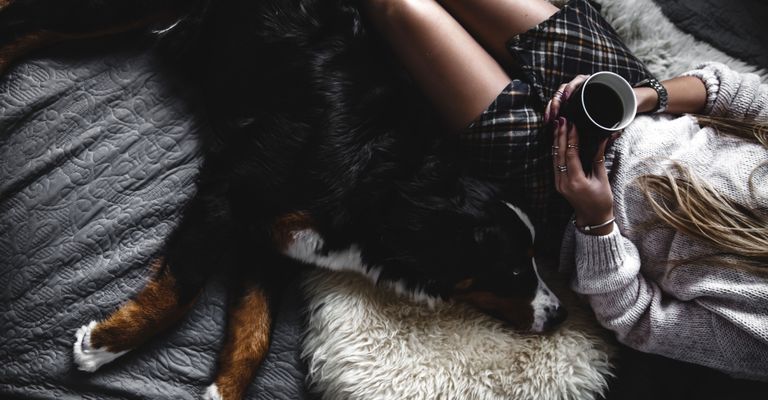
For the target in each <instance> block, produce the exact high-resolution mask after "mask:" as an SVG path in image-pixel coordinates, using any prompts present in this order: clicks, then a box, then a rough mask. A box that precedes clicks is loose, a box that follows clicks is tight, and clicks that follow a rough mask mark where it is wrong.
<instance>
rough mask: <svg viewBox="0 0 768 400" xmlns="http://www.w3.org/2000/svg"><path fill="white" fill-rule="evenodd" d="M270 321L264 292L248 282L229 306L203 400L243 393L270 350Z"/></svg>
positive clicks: (234, 399) (232, 398)
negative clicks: (216, 362) (216, 363)
mask: <svg viewBox="0 0 768 400" xmlns="http://www.w3.org/2000/svg"><path fill="white" fill-rule="evenodd" d="M271 321H272V318H271V315H270V307H269V303H268V297H267V294H266V293H265V292H264V290H263V289H261V288H260V287H259V286H257V285H255V284H252V283H249V284H247V286H246V287H245V288H244V291H243V296H242V297H241V298H240V299H239V301H238V302H237V304H234V305H233V307H230V311H229V322H228V327H227V330H228V333H227V338H226V342H225V343H224V347H223V348H222V350H221V354H220V356H219V371H218V373H217V375H216V379H215V381H214V383H213V384H212V385H211V386H209V387H208V389H207V390H206V392H205V394H204V396H203V398H204V399H206V400H221V399H224V400H237V399H241V398H242V397H243V396H244V395H245V391H246V389H247V388H248V385H249V384H250V383H251V381H252V380H253V377H254V374H255V373H256V370H257V369H258V368H259V366H260V365H261V362H262V360H263V359H264V356H265V355H266V354H267V350H268V349H269V334H270V325H271Z"/></svg>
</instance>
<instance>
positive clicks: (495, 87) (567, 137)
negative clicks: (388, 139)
mask: <svg viewBox="0 0 768 400" xmlns="http://www.w3.org/2000/svg"><path fill="white" fill-rule="evenodd" d="M367 11H368V16H369V17H370V18H371V19H372V20H373V22H374V24H375V26H376V27H377V28H378V30H379V31H380V32H381V33H382V35H383V36H384V37H385V38H386V39H387V40H388V41H389V42H390V43H391V45H392V48H393V49H394V51H395V53H396V54H397V55H398V56H399V58H400V59H401V60H402V62H403V64H404V65H405V67H406V69H407V70H408V71H409V72H410V74H411V75H412V77H413V78H414V80H415V82H416V83H417V84H418V85H419V86H420V87H421V88H422V89H423V91H424V92H425V93H426V94H427V96H428V98H430V99H431V100H432V102H433V104H434V106H435V107H436V108H437V109H438V111H440V112H442V114H443V115H444V116H445V121H446V123H447V125H448V127H449V128H452V129H453V130H455V131H457V132H459V133H458V134H459V135H460V137H461V139H463V140H465V141H466V145H467V149H468V152H469V153H470V157H471V159H472V161H474V162H475V165H479V166H481V167H482V170H480V171H479V172H481V173H484V174H486V175H487V176H491V177H496V178H499V179H504V180H507V181H508V182H509V183H510V185H512V187H516V188H518V187H519V188H522V189H523V190H524V193H525V195H526V196H527V200H528V203H529V207H530V211H531V213H532V214H533V217H534V218H533V219H534V220H535V223H536V225H537V227H538V228H539V229H541V228H543V227H553V226H555V227H557V228H558V229H552V230H551V232H552V233H551V234H549V235H546V236H544V237H543V239H544V240H550V241H552V240H553V239H554V238H555V237H560V236H559V235H560V234H562V225H561V224H560V221H561V218H559V217H558V216H559V215H563V214H565V213H567V214H570V213H572V212H575V219H574V223H573V224H570V227H569V228H567V230H566V233H565V238H564V242H563V244H564V247H563V251H562V252H561V256H562V258H563V263H562V264H563V265H564V266H567V265H573V264H575V269H576V274H575V278H574V282H573V287H574V289H575V290H576V291H577V292H578V293H581V294H583V295H585V296H586V297H587V298H588V299H589V301H590V303H591V305H592V307H593V308H594V310H595V313H596V315H597V318H598V320H599V321H600V323H601V324H602V325H604V326H605V327H607V328H608V329H611V330H613V331H614V332H616V334H617V337H618V339H619V340H620V341H622V342H623V343H625V344H627V345H629V346H630V347H633V348H635V349H638V350H641V351H645V352H650V353H655V354H660V355H664V356H666V357H670V358H673V359H677V360H682V361H687V362H693V363H697V364H700V365H704V366H708V367H711V368H715V369H717V370H720V371H723V372H726V373H728V374H730V375H733V376H737V377H743V378H750V379H757V380H768V254H767V253H766V249H768V231H767V230H766V229H767V228H766V227H768V216H767V215H766V210H768V192H767V191H766V186H768V185H766V182H768V178H766V174H767V172H766V168H765V161H766V160H767V159H768V151H766V148H765V147H764V146H763V145H765V141H764V142H763V145H761V144H759V143H757V142H756V140H755V137H754V136H751V139H750V138H749V137H747V138H735V137H733V136H728V135H722V134H719V133H718V132H717V131H716V130H715V129H713V128H707V127H702V126H701V125H704V124H703V122H702V121H703V120H704V118H701V119H700V120H697V119H696V118H693V117H690V116H683V117H679V118H674V117H672V116H671V115H670V114H682V113H703V114H707V115H711V116H715V117H727V118H732V119H738V120H745V121H747V122H749V121H752V123H751V124H750V123H747V124H746V125H744V126H750V125H751V126H759V124H757V122H755V121H757V120H763V119H766V118H768V86H766V85H760V83H759V81H758V80H757V78H756V77H755V76H753V75H740V74H738V73H735V72H733V71H731V70H729V69H728V68H727V67H725V66H723V65H718V64H708V65H705V66H702V67H701V68H699V69H697V70H694V71H691V72H690V73H688V74H686V75H685V76H682V77H678V78H675V79H672V80H669V81H665V82H663V83H662V85H658V82H655V81H654V80H653V79H652V77H651V76H650V74H649V73H648V71H647V70H646V69H645V67H644V66H643V65H642V63H640V62H639V61H638V60H636V59H635V58H634V57H633V56H632V55H631V54H630V53H629V51H628V50H627V49H626V47H624V45H623V44H622V43H621V42H620V40H619V39H618V37H617V36H616V34H615V32H614V31H613V30H612V29H611V28H610V26H608V24H607V23H606V22H605V21H604V20H602V18H601V17H600V16H599V14H598V13H597V12H596V11H595V10H594V9H592V7H591V6H590V5H589V4H588V3H587V2H586V1H585V0H574V1H572V2H571V3H569V4H568V5H566V6H565V7H564V8H563V9H562V10H558V9H557V8H556V7H554V6H552V5H551V4H550V3H548V2H546V1H544V0H440V1H439V2H437V1H433V0H368V2H367ZM470 32H471V34H470ZM475 38H476V39H475ZM599 70H611V71H614V72H616V73H619V74H620V75H622V76H623V77H624V78H625V79H627V80H628V81H629V82H630V83H632V84H639V86H640V87H637V88H636V89H635V93H636V96H637V98H638V112H639V113H650V114H651V115H646V116H640V117H638V118H637V120H636V121H635V122H634V123H633V124H632V125H631V126H630V127H629V128H627V129H626V132H624V134H623V135H621V137H619V138H618V139H616V140H615V143H614V144H613V146H612V147H611V148H610V149H609V151H608V152H607V153H605V157H604V152H605V149H606V146H607V141H606V142H603V143H602V145H601V147H600V149H599V151H598V155H596V158H595V160H594V171H593V174H590V175H585V174H584V173H583V171H582V167H581V163H580V161H579V158H578V156H577V152H578V136H577V131H576V128H575V127H573V126H572V125H571V124H570V123H569V122H568V121H566V120H565V119H564V118H562V117H560V116H559V110H560V109H561V107H562V106H563V104H564V102H567V100H568V96H569V95H570V94H571V93H573V91H574V90H575V89H576V88H577V87H578V86H579V85H580V84H581V83H582V82H583V81H584V80H585V78H586V75H585V74H590V73H593V72H596V71H599ZM508 71H509V72H508ZM509 73H512V75H510V74H509ZM513 77H514V79H513ZM649 78H650V79H649ZM568 81H570V82H569V83H565V84H562V83H563V82H568ZM489 104H490V106H489ZM545 105H546V106H545ZM660 111H666V114H661V113H659V112H660ZM700 123H701V125H700ZM545 124H546V125H545ZM545 127H551V129H546V128H545ZM741 131H744V129H742V130H741ZM549 132H553V133H554V134H551V133H549ZM747 133H749V131H748V130H747ZM746 136H749V135H746ZM550 149H551V150H550ZM669 160H674V162H670V161H669ZM611 164H612V165H611ZM611 167H612V168H613V171H609V169H610V168H611ZM609 174H611V178H610V179H609ZM704 182H706V183H704ZM761 182H762V183H761ZM555 188H556V190H557V191H558V192H560V193H561V194H562V195H563V197H565V198H566V199H567V200H568V202H569V203H570V204H571V205H572V207H573V208H567V207H562V204H560V203H558V201H557V197H553V196H552V195H551V194H552V193H553V192H554V189H555ZM538 236H539V237H541V235H538Z"/></svg>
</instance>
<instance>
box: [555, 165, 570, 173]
mask: <svg viewBox="0 0 768 400" xmlns="http://www.w3.org/2000/svg"><path fill="white" fill-rule="evenodd" d="M557 172H559V173H561V174H567V173H568V166H567V165H558V166H557Z"/></svg>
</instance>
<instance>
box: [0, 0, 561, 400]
mask: <svg viewBox="0 0 768 400" xmlns="http://www.w3.org/2000/svg"><path fill="white" fill-rule="evenodd" d="M135 30H143V31H145V32H151V34H152V35H155V36H156V39H157V52H158V54H159V56H160V57H164V58H165V59H166V60H167V62H168V65H169V69H170V70H171V71H174V73H178V74H184V75H185V76H186V79H187V80H188V81H189V82H190V83H194V84H196V85H199V89H200V91H201V92H202V94H203V97H204V98H205V99H206V102H207V111H208V116H207V118H208V119H209V120H210V123H211V126H212V129H211V132H210V133H209V134H208V135H207V136H206V137H204V138H203V142H204V147H205V149H206V154H205V164H204V167H203V169H202V171H201V174H200V178H199V182H198V193H197V195H196V197H195V198H194V199H193V200H192V201H191V204H189V205H188V207H187V209H186V210H185V212H184V217H183V219H182V221H181V222H180V225H179V226H178V228H177V229H176V230H175V231H174V233H173V234H172V235H171V237H170V238H169V240H168V242H167V244H166V246H165V250H164V251H163V254H161V255H158V258H157V260H156V262H155V263H154V268H155V270H156V273H155V276H154V278H153V279H152V280H151V281H150V282H149V283H148V284H147V286H146V287H145V288H144V289H143V290H142V291H141V292H140V293H139V294H138V295H137V296H136V297H135V298H133V299H132V300H130V301H128V302H127V303H125V304H124V305H123V306H121V307H120V308H119V309H118V310H116V311H114V312H113V313H112V314H111V315H110V316H109V317H108V318H106V319H105V320H102V321H92V322H90V323H89V324H87V325H85V326H83V327H82V328H81V329H80V330H78V332H77V334H76V342H75V344H74V356H75V361H76V363H77V365H78V366H79V368H80V369H81V370H85V371H95V370H96V369H98V368H99V367H100V366H102V365H104V364H106V363H108V362H110V361H112V360H114V359H115V358H117V357H119V356H121V355H122V354H125V353H126V352H128V351H130V350H131V349H134V348H136V347H138V346H140V345H141V344H142V343H143V342H145V341H146V340H147V339H148V338H149V337H151V336H152V335H155V334H157V333H159V332H161V331H163V330H164V329H167V328H168V327H170V326H172V325H173V324H174V322H176V321H178V320H179V319H181V318H182V317H183V316H184V313H185V312H186V311H187V310H188V309H189V308H190V306H191V305H192V304H193V302H194V301H195V299H196V297H197V295H198V293H199V292H200V290H201V288H202V287H203V285H204V283H205V282H206V280H207V279H208V278H209V277H210V276H211V275H212V274H219V275H224V276H226V277H227V278H228V279H229V282H231V287H232V290H233V291H235V292H236V293H238V294H239V296H238V297H237V298H238V300H237V301H236V302H234V304H231V305H230V311H229V334H228V335H227V338H226V342H225V345H224V347H223V349H222V352H221V356H220V362H219V372H218V374H217V377H216V379H215V382H213V384H212V385H211V386H210V387H209V388H208V391H207V392H206V397H207V398H212V399H213V398H224V399H227V400H229V399H236V398H240V397H242V395H243V393H244V390H245V388H246V387H247V385H248V384H249V383H250V380H251V379H252V376H253V374H254V372H255V371H256V369H257V368H258V365H259V363H260V362H261V360H262V358H263V357H264V355H265V353H266V351H267V349H268V344H269V334H270V321H271V318H270V293H271V292H272V291H274V290H279V289H280V286H281V284H282V283H283V282H285V281H286V279H289V278H290V277H291V276H293V275H294V274H295V273H296V272H297V271H299V270H300V269H301V268H303V267H302V266H307V265H311V266H316V267H322V268H328V269H332V270H354V271H358V272H359V273H362V274H364V275H366V276H367V277H369V278H370V279H371V280H372V281H373V282H374V283H376V284H378V285H385V286H389V287H391V288H394V289H395V290H397V291H398V292H400V293H402V294H404V295H406V296H410V297H412V298H414V299H416V300H420V301H425V302H433V301H436V300H440V299H453V300H456V301H460V302H465V303H468V304H471V305H473V306H475V307H477V308H478V309H480V310H481V311H483V312H486V313H488V314H490V315H492V316H495V317H497V318H499V319H501V320H503V321H506V322H508V323H509V324H510V326H512V327H515V328H517V329H520V330H525V331H531V332H543V331H546V330H548V329H550V328H551V327H553V326H554V325H556V324H557V323H559V322H560V321H562V320H563V319H564V318H565V312H564V310H563V308H562V307H561V306H560V304H559V301H558V300H557V298H556V297H555V296H554V295H553V294H552V293H551V292H550V291H549V290H548V289H547V287H546V285H545V284H544V282H543V281H542V280H541V278H540V277H539V276H538V273H537V271H536V264H535V262H534V257H533V256H534V254H533V248H534V246H533V244H534V236H535V232H534V227H533V225H532V223H531V221H530V219H529V218H528V216H527V214H526V212H525V211H524V210H523V209H522V208H521V204H522V202H521V201H519V197H517V196H515V194H516V191H515V189H516V188H505V187H504V186H503V184H501V183H498V182H491V181H484V180H482V179H478V178H476V177H473V174H472V171H471V169H470V168H469V167H468V166H467V163H466V162H465V161H464V159H463V157H462V149H461V146H460V145H459V143H457V140H456V135H455V134H452V133H450V132H447V130H446V129H445V128H444V127H443V126H442V125H441V123H440V119H439V118H438V116H437V115H436V113H435V111H434V110H433V109H432V108H431V107H430V106H429V104H428V102H427V101H426V99H425V98H424V97H423V96H422V95H421V94H420V93H419V92H418V90H417V89H416V88H415V86H414V85H413V84H412V82H410V81H409V79H408V76H407V75H406V74H405V73H404V71H403V70H402V68H401V67H400V66H399V65H398V62H397V59H396V57H394V55H393V54H392V53H391V50H390V49H389V48H388V46H387V45H386V44H385V43H383V42H382V41H381V40H380V39H379V38H378V37H377V36H376V33H375V32H373V31H371V30H370V29H369V28H368V25H367V23H366V20H365V19H364V18H362V17H361V15H360V14H359V12H358V11H357V8H356V6H355V4H354V2H352V1H343V0H260V1H245V0H230V1H218V2H217V1H210V0H190V1H182V0H134V1H130V2H129V1H125V0H105V1H95V0H0V38H2V39H0V72H1V71H2V70H3V68H6V67H8V66H9V65H10V64H11V63H12V62H13V61H14V60H15V59H18V58H19V57H21V56H23V55H24V54H26V53H27V52H29V51H31V50H33V49H35V48H38V47H42V46H44V45H49V44H51V43H55V42H59V41H62V40H75V39H82V38H89V37H96V36H105V35H112V34H116V33H121V32H127V31H135ZM518 191H519V189H518Z"/></svg>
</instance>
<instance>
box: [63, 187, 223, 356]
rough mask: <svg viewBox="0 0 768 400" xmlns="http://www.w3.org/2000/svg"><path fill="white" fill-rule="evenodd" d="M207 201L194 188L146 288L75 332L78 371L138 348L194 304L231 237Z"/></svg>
mask: <svg viewBox="0 0 768 400" xmlns="http://www.w3.org/2000/svg"><path fill="white" fill-rule="evenodd" d="M201 190H203V189H202V188H201ZM205 199H206V197H204V196H201V195H200V192H198V196H197V197H195V198H194V199H193V200H192V202H191V204H190V205H189V207H188V208H187V209H186V210H185V213H184V218H183V219H182V222H181V225H180V226H179V227H178V228H177V229H176V230H175V231H174V232H173V234H172V235H171V237H170V239H169V241H168V243H167V245H166V249H165V255H164V257H163V258H162V259H161V260H160V261H159V262H157V263H156V264H155V270H156V272H155V275H154V277H153V278H152V279H151V280H150V282H149V283H148V284H147V285H146V286H145V287H144V289H142V291H141V292H139V293H138V294H137V295H136V296H135V297H134V298H133V299H132V300H130V301H128V302H127V303H125V304H124V305H122V306H121V307H120V308H118V309H117V310H116V311H114V312H113V313H112V314H111V315H109V316H108V317H107V318H106V319H104V320H103V321H101V322H96V321H92V322H91V323H90V324H88V325H85V326H83V327H81V328H80V329H79V330H78V331H77V334H76V338H77V340H76V342H75V344H74V349H73V350H74V357H75V362H76V363H77V365H78V367H79V369H80V370H83V371H95V370H96V369H98V368H99V367H101V366H102V365H104V364H106V363H108V362H111V361H112V360H114V359H116V358H117V357H120V356H121V355H123V354H125V353H126V352H128V351H129V350H131V349H134V348H136V347H138V346H139V345H141V344H142V343H144V342H146V341H147V340H148V339H150V338H151V337H153V336H155V335H156V334H158V333H160V332H162V331H164V330H165V329H167V328H169V327H170V326H172V325H173V324H175V323H176V322H177V321H179V320H180V319H181V318H182V317H183V316H184V315H185V314H186V312H187V311H188V310H189V309H190V308H191V307H192V305H193V304H194V302H195V300H196V299H197V297H198V295H199V293H200V291H201V290H202V288H203V286H204V285H205V283H206V282H207V280H208V277H209V276H210V274H211V273H212V272H213V270H215V269H216V268H219V267H220V261H221V256H222V254H224V253H226V249H227V243H228V242H229V240H230V236H229V235H228V234H227V232H228V231H227V230H226V226H227V225H226V222H222V221H226V219H225V218H219V219H215V218H214V219H211V218H210V215H211V214H212V211H211V205H210V204H209V203H208V202H207V201H206V200H205Z"/></svg>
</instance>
